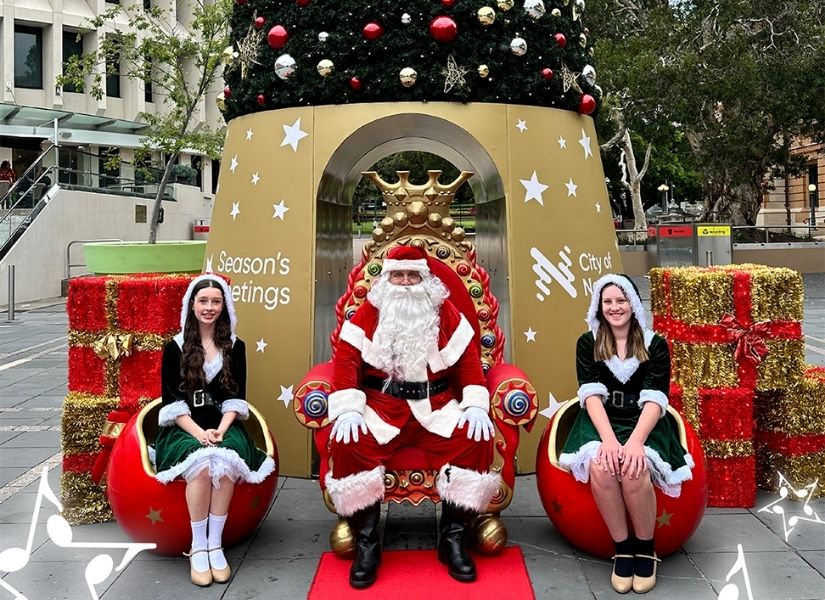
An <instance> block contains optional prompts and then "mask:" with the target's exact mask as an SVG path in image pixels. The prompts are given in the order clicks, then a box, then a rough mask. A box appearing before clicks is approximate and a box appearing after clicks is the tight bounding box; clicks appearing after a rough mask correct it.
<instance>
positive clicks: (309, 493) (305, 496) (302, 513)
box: [267, 482, 335, 521]
mask: <svg viewBox="0 0 825 600" xmlns="http://www.w3.org/2000/svg"><path fill="white" fill-rule="evenodd" d="M313 483H314V482H313ZM267 518H268V519H277V520H278V521H282V520H293V519H295V520H300V521H318V520H323V519H326V518H331V519H334V518H335V515H334V514H333V513H331V512H329V509H327V506H326V504H324V497H323V495H322V494H321V490H320V488H318V487H313V488H309V489H306V488H303V489H296V488H291V489H289V488H286V487H284V488H282V489H281V490H279V491H278V495H277V496H276V497H275V504H273V505H272V510H270V511H269V515H268V517H267Z"/></svg>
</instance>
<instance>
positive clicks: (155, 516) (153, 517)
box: [144, 506, 163, 525]
mask: <svg viewBox="0 0 825 600" xmlns="http://www.w3.org/2000/svg"><path fill="white" fill-rule="evenodd" d="M162 510H163V509H162V508H159V509H157V510H155V509H154V508H152V507H151V506H150V507H149V514H147V515H144V516H145V517H146V518H147V519H149V520H150V521H152V525H156V524H157V523H163V517H161V516H160V511H162Z"/></svg>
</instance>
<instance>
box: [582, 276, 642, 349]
mask: <svg viewBox="0 0 825 600" xmlns="http://www.w3.org/2000/svg"><path fill="white" fill-rule="evenodd" d="M611 285H616V284H615V283H608V284H607V285H606V286H604V287H603V288H602V291H601V292H600V293H599V309H598V310H597V311H596V318H597V319H598V320H599V329H598V331H596V343H595V344H594V345H593V359H594V360H596V361H602V360H610V357H611V356H613V355H616V356H618V353H617V352H616V340H615V338H614V337H613V330H612V329H610V324H609V323H608V322H607V319H605V318H604V314H603V313H602V294H604V291H605V290H606V289H607V288H609V287H610V286H611ZM616 287H619V286H617V285H616ZM619 289H620V290H621V291H622V295H623V296H625V299H627V294H625V293H624V290H622V288H620V287H619ZM631 356H635V357H636V358H637V359H639V362H640V363H642V362H644V361H646V360H647V359H648V358H649V355H648V353H647V348H645V334H644V331H642V326H641V325H639V321H637V320H636V315H635V314H633V312H632V309H631V316H630V331H629V332H628V334H627V348H625V359H628V358H630V357H631Z"/></svg>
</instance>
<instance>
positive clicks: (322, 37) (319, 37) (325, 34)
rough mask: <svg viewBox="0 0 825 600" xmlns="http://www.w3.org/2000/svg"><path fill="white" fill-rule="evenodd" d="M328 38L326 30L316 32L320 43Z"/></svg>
mask: <svg viewBox="0 0 825 600" xmlns="http://www.w3.org/2000/svg"><path fill="white" fill-rule="evenodd" d="M328 39H329V34H328V33H327V32H326V31H322V32H321V33H319V34H318V41H319V42H321V43H322V44H323V43H325V42H326V41H327V40H328Z"/></svg>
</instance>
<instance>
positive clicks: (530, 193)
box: [519, 171, 550, 206]
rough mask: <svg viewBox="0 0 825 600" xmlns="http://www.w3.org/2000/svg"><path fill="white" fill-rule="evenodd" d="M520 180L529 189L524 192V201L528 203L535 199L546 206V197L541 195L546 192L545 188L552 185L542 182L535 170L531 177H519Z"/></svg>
mask: <svg viewBox="0 0 825 600" xmlns="http://www.w3.org/2000/svg"><path fill="white" fill-rule="evenodd" d="M519 181H520V182H521V185H523V186H524V189H525V190H527V191H526V192H525V194H524V202H525V203H527V202H529V201H530V200H535V201H536V202H538V203H539V204H541V205H542V206H544V198H542V197H541V195H542V194H543V193H544V190H546V189H547V188H549V187H550V186H549V185H544V184H543V183H541V182H540V181H539V179H538V176H537V175H536V172H535V171H533V176H532V177H531V178H530V179H519Z"/></svg>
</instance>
